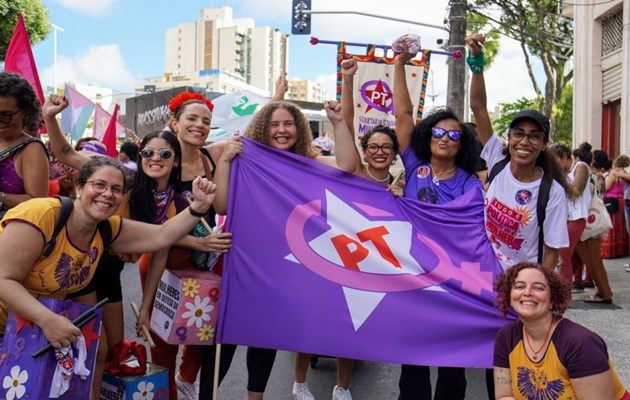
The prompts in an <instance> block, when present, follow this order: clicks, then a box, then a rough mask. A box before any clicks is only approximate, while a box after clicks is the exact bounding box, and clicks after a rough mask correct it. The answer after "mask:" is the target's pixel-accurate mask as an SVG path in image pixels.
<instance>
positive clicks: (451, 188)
mask: <svg viewBox="0 0 630 400" xmlns="http://www.w3.org/2000/svg"><path fill="white" fill-rule="evenodd" d="M414 57H415V54H411V53H409V49H408V47H407V45H406V44H404V45H403V51H402V52H401V53H400V54H398V56H397V57H396V59H395V60H394V111H395V116H396V136H397V138H398V151H399V152H400V157H401V158H402V161H403V164H404V166H405V176H406V187H405V192H404V196H405V197H408V198H413V199H418V200H420V201H423V202H428V203H434V204H445V203H448V202H450V201H452V200H455V199H456V198H458V197H459V196H461V195H463V194H465V193H466V192H468V191H471V190H480V191H482V190H483V185H482V183H481V181H480V180H479V179H478V178H477V176H476V175H475V172H476V169H477V165H478V163H479V153H478V151H477V146H476V145H475V141H476V140H477V139H476V138H475V133H474V131H473V130H472V129H471V127H470V126H469V125H467V124H464V123H462V122H461V121H460V120H459V118H457V116H456V115H455V114H454V113H453V112H452V111H451V110H449V109H437V110H435V111H433V112H432V113H431V114H429V115H428V116H427V117H426V118H424V119H423V120H422V121H421V122H419V123H418V124H417V125H415V126H414V121H413V105H412V102H411V97H410V96H409V92H408V90H407V78H406V72H405V64H406V63H407V62H408V61H410V60H411V59H413V58H414ZM399 388H400V396H399V400H412V399H413V400H418V399H422V400H431V399H432V398H435V399H448V400H457V399H463V398H464V397H465V394H466V374H465V369H464V368H452V367H439V368H438V379H437V383H436V389H435V397H432V393H431V392H432V390H431V381H430V370H429V367H428V366H418V365H403V366H402V369H401V374H400V381H399Z"/></svg>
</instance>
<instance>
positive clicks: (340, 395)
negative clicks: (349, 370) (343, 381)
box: [332, 385, 352, 400]
mask: <svg viewBox="0 0 630 400" xmlns="http://www.w3.org/2000/svg"><path fill="white" fill-rule="evenodd" d="M332 400H352V395H351V394H350V389H342V388H340V387H337V385H335V388H334V389H333V395H332Z"/></svg>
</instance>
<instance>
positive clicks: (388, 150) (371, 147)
mask: <svg viewBox="0 0 630 400" xmlns="http://www.w3.org/2000/svg"><path fill="white" fill-rule="evenodd" d="M379 150H380V151H382V152H383V153H384V154H392V152H393V151H394V145H393V144H389V143H385V144H383V145H380V146H379V145H378V144H376V143H371V144H368V145H367V146H365V151H367V152H368V153H370V154H376V153H378V151H379Z"/></svg>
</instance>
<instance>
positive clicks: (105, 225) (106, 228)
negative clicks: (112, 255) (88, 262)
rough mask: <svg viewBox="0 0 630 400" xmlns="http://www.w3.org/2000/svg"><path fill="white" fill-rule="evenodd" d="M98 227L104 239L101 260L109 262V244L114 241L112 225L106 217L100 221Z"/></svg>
mask: <svg viewBox="0 0 630 400" xmlns="http://www.w3.org/2000/svg"><path fill="white" fill-rule="evenodd" d="M97 228H98V232H99V233H100V234H101V239H102V240H103V255H102V256H101V261H102V262H107V261H108V259H109V244H110V243H111V241H112V226H111V225H110V224H109V220H107V219H106V220H105V221H101V222H99V223H98V225H97Z"/></svg>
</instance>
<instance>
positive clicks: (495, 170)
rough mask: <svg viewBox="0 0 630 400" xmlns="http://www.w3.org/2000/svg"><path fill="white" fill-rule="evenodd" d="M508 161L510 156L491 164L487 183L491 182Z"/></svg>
mask: <svg viewBox="0 0 630 400" xmlns="http://www.w3.org/2000/svg"><path fill="white" fill-rule="evenodd" d="M509 162H510V158H509V157H506V158H504V159H503V160H501V161H499V162H498V163H496V164H494V165H493V166H492V169H491V170H490V173H489V174H488V184H490V183H492V180H493V179H494V178H496V177H497V175H499V172H501V171H503V169H504V168H505V166H506V165H507V164H508V163H509Z"/></svg>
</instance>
